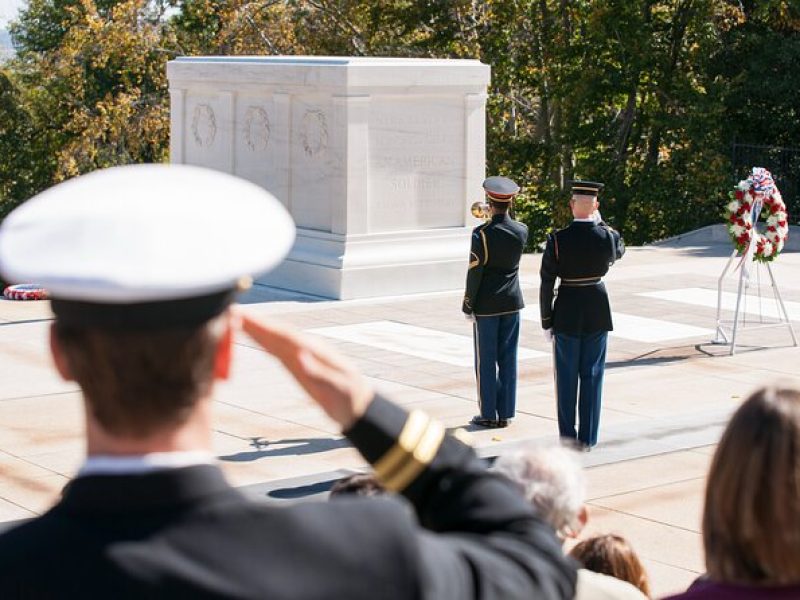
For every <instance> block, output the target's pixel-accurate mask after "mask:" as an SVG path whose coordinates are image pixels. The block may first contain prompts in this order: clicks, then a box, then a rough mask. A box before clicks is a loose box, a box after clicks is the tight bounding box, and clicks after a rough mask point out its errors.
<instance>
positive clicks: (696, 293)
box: [637, 287, 800, 321]
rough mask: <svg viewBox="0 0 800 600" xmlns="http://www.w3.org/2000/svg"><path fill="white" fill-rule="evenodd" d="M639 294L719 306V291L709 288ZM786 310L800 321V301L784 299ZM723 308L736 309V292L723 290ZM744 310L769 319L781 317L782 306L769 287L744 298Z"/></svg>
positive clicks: (700, 304)
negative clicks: (757, 293)
mask: <svg viewBox="0 0 800 600" xmlns="http://www.w3.org/2000/svg"><path fill="white" fill-rule="evenodd" d="M637 296H645V297H647V298H656V299H658V300H669V301H670V302H682V303H684V304H692V305H694V306H705V307H709V308H716V307H717V291H716V290H712V289H707V288H681V289H674V290H658V291H655V292H643V293H640V294H637ZM783 303H784V305H785V306H786V312H788V313H789V318H790V319H791V320H793V321H800V302H792V301H790V300H784V301H783ZM722 308H723V310H730V311H734V310H736V294H734V293H733V292H722ZM741 310H742V312H744V313H747V314H749V315H763V316H764V317H767V318H769V319H779V318H780V317H781V314H780V307H779V306H778V303H777V302H776V301H775V299H774V297H773V296H772V292H771V291H770V288H769V287H765V289H763V290H762V296H761V298H760V299H759V297H758V296H757V295H755V294H747V295H746V296H744V297H743V298H742V307H741Z"/></svg>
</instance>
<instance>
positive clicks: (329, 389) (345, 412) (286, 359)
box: [235, 308, 374, 429]
mask: <svg viewBox="0 0 800 600" xmlns="http://www.w3.org/2000/svg"><path fill="white" fill-rule="evenodd" d="M235 314H237V315H239V316H240V317H241V321H242V329H243V330H244V331H245V332H246V333H247V334H248V335H249V336H250V337H251V338H253V339H254V340H255V341H256V342H257V343H258V345H259V346H261V347H262V348H263V349H264V350H266V351H267V352H269V353H270V354H272V355H273V356H275V357H276V358H277V359H278V360H280V361H281V362H282V363H283V366H284V367H286V368H287V369H288V371H289V372H290V373H291V374H292V375H293V376H294V378H295V379H296V380H297V382H298V383H299V384H300V385H301V386H302V387H303V389H304V390H305V391H306V392H308V395H309V396H311V397H312V398H313V399H314V401H316V403H317V404H319V406H320V407H321V408H322V410H324V411H325V412H326V413H327V414H328V416H329V417H331V418H332V419H333V420H334V421H336V422H337V423H339V425H341V427H342V429H348V428H349V427H350V426H351V425H353V423H355V422H356V421H357V420H358V419H359V418H360V417H361V415H363V414H364V412H365V411H366V410H367V407H368V406H369V404H370V402H372V398H373V396H374V391H373V389H372V387H371V386H370V385H369V383H367V380H366V379H365V378H364V376H363V375H361V373H359V372H358V370H357V369H356V368H355V366H353V365H352V364H350V362H349V361H348V360H347V359H346V358H345V357H344V356H342V355H341V354H340V353H339V352H337V351H336V350H334V349H333V348H331V347H330V346H328V345H326V344H323V343H322V342H320V341H319V340H316V339H312V338H311V337H309V336H306V335H304V334H302V333H300V332H298V331H295V330H293V329H290V328H289V327H285V326H282V325H278V324H276V323H273V322H267V321H264V320H260V319H256V318H255V317H252V316H250V315H248V314H247V313H245V312H244V311H243V310H241V308H237V309H236V310H235Z"/></svg>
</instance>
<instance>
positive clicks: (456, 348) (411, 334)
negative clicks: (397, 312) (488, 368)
mask: <svg viewBox="0 0 800 600" xmlns="http://www.w3.org/2000/svg"><path fill="white" fill-rule="evenodd" d="M306 331H307V332H308V333H313V334H316V335H321V336H324V337H329V338H333V339H337V340H341V341H345V342H353V343H356V344H362V345H364V346H371V347H373V348H379V349H381V350H387V351H389V352H399V353H400V354H407V355H409V356H416V357H419V358H424V359H427V360H432V361H438V362H443V363H446V364H449V365H453V366H456V367H471V366H472V365H473V361H474V352H473V347H472V338H471V337H467V336H464V335H456V334H453V333H445V332H443V331H438V330H436V329H428V328H427V327H416V326H414V325H406V324H405V323H396V322H394V321H372V322H369V323H359V324H357V325H341V326H336V327H318V328H315V329H307V330H306ZM548 356H549V354H548V353H547V352H540V351H539V350H531V349H529V348H520V349H519V351H518V358H519V360H531V359H536V358H545V357H548Z"/></svg>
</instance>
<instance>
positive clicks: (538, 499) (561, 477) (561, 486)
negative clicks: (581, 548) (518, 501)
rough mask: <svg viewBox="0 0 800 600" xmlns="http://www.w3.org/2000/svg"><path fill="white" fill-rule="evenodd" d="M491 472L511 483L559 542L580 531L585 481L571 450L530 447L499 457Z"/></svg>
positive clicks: (556, 447) (581, 469)
mask: <svg viewBox="0 0 800 600" xmlns="http://www.w3.org/2000/svg"><path fill="white" fill-rule="evenodd" d="M493 470H494V471H495V472H497V473H500V474H502V475H504V476H506V477H508V478H509V479H510V480H511V481H512V482H514V483H515V484H516V485H517V487H519V489H520V491H521V492H522V494H523V495H524V496H525V499H526V500H528V502H530V503H531V504H532V505H533V506H534V508H536V509H537V511H538V512H539V514H540V515H541V517H542V518H543V519H545V520H546V521H547V522H548V523H550V524H551V525H552V526H553V528H554V529H555V530H556V533H558V535H559V536H561V537H562V538H565V537H574V536H575V535H577V534H578V533H579V532H580V530H581V529H582V528H583V525H584V524H585V522H586V512H585V507H584V503H585V501H586V478H585V477H584V473H583V468H582V467H581V464H580V462H579V461H578V453H577V452H576V451H575V450H572V449H569V448H566V447H564V446H557V445H553V446H530V447H528V448H526V449H524V450H518V451H516V452H512V453H509V454H506V455H504V456H500V457H499V458H498V459H497V461H496V462H495V465H494V468H493Z"/></svg>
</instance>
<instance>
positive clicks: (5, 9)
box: [0, 0, 25, 29]
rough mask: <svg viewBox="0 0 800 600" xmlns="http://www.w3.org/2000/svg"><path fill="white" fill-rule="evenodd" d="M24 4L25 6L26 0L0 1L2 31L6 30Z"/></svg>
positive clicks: (0, 25) (0, 27)
mask: <svg viewBox="0 0 800 600" xmlns="http://www.w3.org/2000/svg"><path fill="white" fill-rule="evenodd" d="M23 4H25V0H0V29H5V27H6V25H8V22H9V21H10V20H11V19H13V18H14V17H15V16H16V14H17V11H18V10H19V7H20V6H22V5H23Z"/></svg>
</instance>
